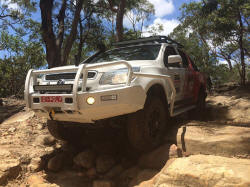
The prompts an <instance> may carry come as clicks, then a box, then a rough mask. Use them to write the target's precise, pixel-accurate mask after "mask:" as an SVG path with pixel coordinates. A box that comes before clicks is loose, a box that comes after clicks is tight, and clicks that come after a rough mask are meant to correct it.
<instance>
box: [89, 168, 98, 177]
mask: <svg viewBox="0 0 250 187" xmlns="http://www.w3.org/2000/svg"><path fill="white" fill-rule="evenodd" d="M86 175H87V176H88V177H89V178H91V179H94V178H95V177H96V176H97V173H96V169H95V168H90V169H88V170H87V172H86Z"/></svg>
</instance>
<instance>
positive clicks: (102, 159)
mask: <svg viewBox="0 0 250 187" xmlns="http://www.w3.org/2000/svg"><path fill="white" fill-rule="evenodd" d="M115 162H116V161H115V159H114V158H113V157H112V156H111V155H100V156H98V157H97V159H96V171H97V172H98V173H105V172H107V171H109V170H110V169H111V168H112V167H113V166H114V165H115Z"/></svg>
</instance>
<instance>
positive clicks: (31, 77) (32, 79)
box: [24, 61, 176, 116]
mask: <svg viewBox="0 0 250 187" xmlns="http://www.w3.org/2000/svg"><path fill="white" fill-rule="evenodd" d="M113 65H125V66H126V67H127V68H128V73H127V74H128V78H127V81H126V86H130V84H131V81H132V77H134V76H136V77H147V78H161V79H166V80H167V81H168V83H169V85H170V88H171V91H172V94H171V97H170V116H173V110H174V101H175V96H176V90H175V87H174V84H173V81H172V79H171V77H170V76H167V75H157V74H150V73H139V72H133V70H132V66H131V65H130V64H129V63H128V62H127V61H115V62H108V63H98V64H80V65H79V66H78V67H73V68H71V69H67V70H65V69H46V70H33V69H30V70H29V72H28V74H27V76H26V80H25V90H24V98H25V102H26V106H27V107H29V108H31V99H30V95H32V94H33V93H34V89H33V85H34V83H36V82H37V77H38V75H39V74H45V73H61V72H65V71H69V70H70V71H76V72H77V73H76V76H75V79H74V82H73V90H72V94H70V95H69V96H72V98H73V104H74V109H75V110H79V106H78V104H77V94H78V93H79V92H86V93H87V91H86V84H87V78H88V77H87V76H88V70H90V69H94V68H100V67H109V66H113ZM81 74H83V77H82V86H81V89H80V90H78V83H79V80H80V77H81Z"/></svg>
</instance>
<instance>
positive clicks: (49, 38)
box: [40, 0, 61, 68]
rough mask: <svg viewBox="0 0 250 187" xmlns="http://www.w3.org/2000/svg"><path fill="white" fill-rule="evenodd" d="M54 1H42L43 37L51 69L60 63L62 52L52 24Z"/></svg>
mask: <svg viewBox="0 0 250 187" xmlns="http://www.w3.org/2000/svg"><path fill="white" fill-rule="evenodd" d="M52 8H53V0H40V9H41V18H42V26H41V31H42V37H43V40H44V42H45V46H46V60H47V62H48V66H49V68H52V67H55V66H56V65H57V64H61V63H60V52H59V51H57V46H56V42H55V38H56V37H55V34H54V31H53V23H52Z"/></svg>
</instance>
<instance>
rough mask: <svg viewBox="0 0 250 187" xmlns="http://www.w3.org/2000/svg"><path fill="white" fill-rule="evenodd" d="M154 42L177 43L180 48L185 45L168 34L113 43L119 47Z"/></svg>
mask: <svg viewBox="0 0 250 187" xmlns="http://www.w3.org/2000/svg"><path fill="white" fill-rule="evenodd" d="M152 42H157V43H168V44H175V45H177V46H178V47H179V48H183V47H184V46H183V45H182V44H180V43H178V42H177V41H175V40H172V39H171V38H169V37H167V36H150V37H146V38H138V39H136V40H127V41H122V42H116V43H113V45H114V46H117V47H122V46H127V45H136V44H142V43H152Z"/></svg>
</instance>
